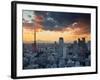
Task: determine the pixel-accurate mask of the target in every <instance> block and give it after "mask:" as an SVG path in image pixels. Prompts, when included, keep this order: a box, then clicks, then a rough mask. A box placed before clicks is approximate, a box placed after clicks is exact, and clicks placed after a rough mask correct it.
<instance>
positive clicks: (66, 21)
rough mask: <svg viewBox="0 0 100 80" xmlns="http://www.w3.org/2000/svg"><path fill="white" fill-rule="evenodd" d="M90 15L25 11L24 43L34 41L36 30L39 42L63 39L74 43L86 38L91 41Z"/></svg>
mask: <svg viewBox="0 0 100 80" xmlns="http://www.w3.org/2000/svg"><path fill="white" fill-rule="evenodd" d="M90 18H91V15H90V14H83V13H67V12H48V11H32V10H23V19H22V21H23V41H24V42H30V43H31V42H33V41H34V35H33V34H34V29H35V30H36V40H37V41H38V42H54V41H58V40H59V37H63V38H64V41H65V42H73V41H74V40H77V38H81V37H85V38H86V40H87V41H88V40H90V37H91V36H90V35H91V34H90V32H91V31H90V30H91V25H90V24H91V23H90V20H91V19H90Z"/></svg>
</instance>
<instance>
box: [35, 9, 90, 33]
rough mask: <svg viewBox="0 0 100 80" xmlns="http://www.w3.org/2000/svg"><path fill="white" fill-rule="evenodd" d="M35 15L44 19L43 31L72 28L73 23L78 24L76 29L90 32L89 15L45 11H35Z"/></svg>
mask: <svg viewBox="0 0 100 80" xmlns="http://www.w3.org/2000/svg"><path fill="white" fill-rule="evenodd" d="M35 14H36V15H41V16H43V17H44V22H43V26H44V29H45V30H51V31H60V30H64V28H68V27H69V28H72V26H71V25H72V24H73V23H75V22H77V23H78V22H79V23H78V25H77V27H79V28H82V29H84V32H85V31H86V32H90V26H91V25H90V14H85V13H67V12H47V11H35ZM83 24H84V25H83ZM82 25H83V26H82ZM74 27H75V28H76V26H74Z"/></svg>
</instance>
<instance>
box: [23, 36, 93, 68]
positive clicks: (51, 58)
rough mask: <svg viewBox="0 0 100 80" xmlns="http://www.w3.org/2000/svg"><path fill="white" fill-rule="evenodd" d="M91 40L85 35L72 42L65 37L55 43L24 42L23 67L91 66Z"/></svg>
mask: <svg viewBox="0 0 100 80" xmlns="http://www.w3.org/2000/svg"><path fill="white" fill-rule="evenodd" d="M90 45H91V44H90V41H88V42H86V40H85V37H82V38H78V39H77V40H76V41H73V42H72V43H66V42H64V39H63V37H59V40H57V41H55V42H54V43H36V47H34V43H33V44H32V43H23V69H43V68H63V67H85V66H91V52H90V51H91V50H90Z"/></svg>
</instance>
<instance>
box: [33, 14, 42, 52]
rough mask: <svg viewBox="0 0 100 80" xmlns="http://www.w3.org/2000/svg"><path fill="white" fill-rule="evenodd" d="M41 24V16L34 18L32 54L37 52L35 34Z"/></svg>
mask: <svg viewBox="0 0 100 80" xmlns="http://www.w3.org/2000/svg"><path fill="white" fill-rule="evenodd" d="M42 22H43V17H42V16H36V17H35V20H34V44H33V50H34V52H37V50H38V49H37V42H36V32H37V31H38V29H39V28H40V26H41V24H42Z"/></svg>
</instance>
